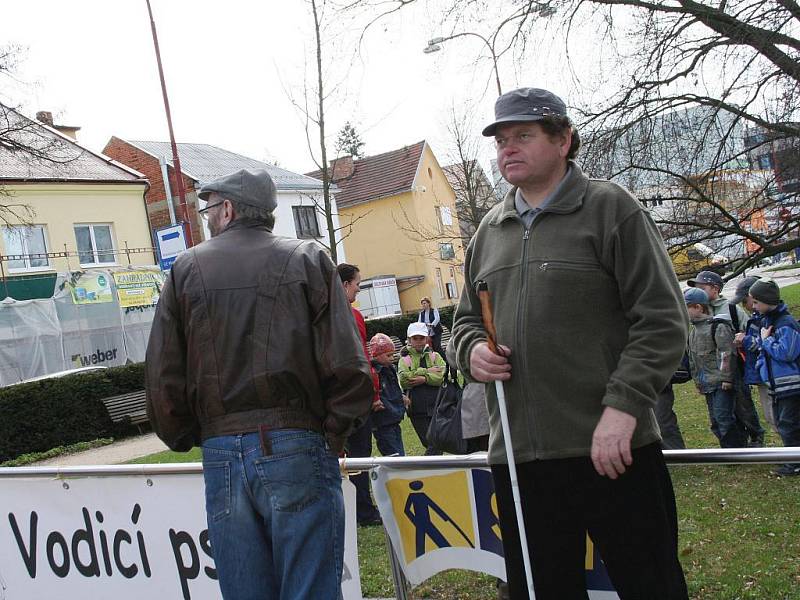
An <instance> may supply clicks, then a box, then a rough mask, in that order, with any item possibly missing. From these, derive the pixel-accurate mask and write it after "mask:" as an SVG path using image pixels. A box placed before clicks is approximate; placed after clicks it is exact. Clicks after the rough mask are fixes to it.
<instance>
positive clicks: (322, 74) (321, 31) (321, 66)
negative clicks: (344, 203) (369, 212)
mask: <svg viewBox="0 0 800 600" xmlns="http://www.w3.org/2000/svg"><path fill="white" fill-rule="evenodd" d="M307 3H308V6H309V8H310V13H311V18H312V21H313V25H314V30H313V31H314V35H313V41H314V66H313V77H312V78H311V79H312V83H311V84H310V85H309V82H308V81H307V80H304V82H303V93H302V97H300V98H299V99H298V98H295V97H294V96H293V95H292V94H291V93H290V92H287V95H288V97H289V100H290V101H291V102H292V104H293V105H294V106H295V108H296V109H297V110H298V111H299V112H300V113H301V115H302V116H303V118H304V120H305V134H306V142H307V145H308V150H309V154H310V156H311V158H312V160H313V162H314V164H315V165H316V167H317V171H316V172H315V173H314V174H313V176H314V177H316V178H318V179H320V180H321V181H322V203H321V204H320V203H319V201H318V200H317V199H316V198H311V199H312V201H313V203H314V205H315V206H316V207H317V212H318V213H321V214H322V215H323V218H324V220H325V228H326V234H327V238H328V244H327V247H328V249H329V251H330V254H331V259H332V260H333V261H334V262H338V256H337V245H336V241H337V240H336V237H337V234H339V233H341V232H342V231H343V230H347V231H351V230H352V227H353V223H349V224H348V225H347V226H346V227H337V226H336V223H335V221H334V200H333V192H332V189H333V187H334V185H335V181H334V175H335V172H334V171H335V166H336V165H335V162H336V160H337V159H338V158H339V157H340V153H341V151H343V150H344V149H345V148H347V149H350V147H351V145H352V144H353V143H355V144H356V148H360V147H361V146H363V143H361V141H360V138H358V137H357V133H356V132H355V128H353V126H352V125H351V124H350V123H349V122H348V123H347V124H346V126H345V127H344V128H343V129H342V131H340V134H339V139H338V140H337V143H336V145H335V154H336V159H334V161H331V160H330V159H329V157H330V154H331V153H330V152H329V149H328V144H329V140H328V133H327V131H328V120H327V116H326V107H327V103H328V102H329V101H330V100H331V98H332V96H333V95H335V94H337V92H340V91H341V89H340V88H341V87H342V86H343V81H344V79H342V80H340V81H338V82H336V81H331V79H332V78H333V77H334V75H333V73H334V71H336V69H335V68H334V63H335V67H337V68H341V67H342V65H346V64H350V65H352V57H353V56H355V50H356V49H355V47H353V48H349V46H348V45H347V44H346V43H339V44H338V45H337V46H336V47H335V48H336V50H335V51H334V52H335V53H336V54H337V55H338V56H337V60H336V61H333V62H332V61H331V60H330V59H328V58H327V48H329V47H330V46H329V45H327V40H329V39H331V37H336V39H338V40H340V41H341V40H342V39H343V37H342V36H343V35H344V33H343V32H346V31H347V30H348V22H349V21H348V20H347V19H346V18H344V17H341V13H337V15H336V18H335V19H334V18H329V17H328V16H327V13H328V12H329V11H332V10H334V9H335V7H334V6H333V4H332V3H330V2H329V1H328V0H308V2H307ZM332 25H333V26H336V28H337V31H336V33H330V27H331V26H332ZM348 51H352V53H353V54H352V55H351V57H350V60H349V61H348V60H347V59H344V60H342V59H341V55H343V54H347V53H348ZM346 70H347V68H345V71H346ZM340 76H341V75H340ZM342 77H343V76H342ZM348 128H349V129H348ZM343 134H346V135H347V136H349V137H345V138H343V137H342V136H343ZM354 136H355V137H354ZM358 144H361V146H359V145H358ZM340 237H342V238H344V237H346V234H344V235H341V236H340Z"/></svg>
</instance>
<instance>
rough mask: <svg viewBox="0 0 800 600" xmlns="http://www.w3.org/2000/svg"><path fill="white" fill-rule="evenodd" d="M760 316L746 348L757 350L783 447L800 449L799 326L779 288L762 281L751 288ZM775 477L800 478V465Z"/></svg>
mask: <svg viewBox="0 0 800 600" xmlns="http://www.w3.org/2000/svg"><path fill="white" fill-rule="evenodd" d="M750 297H751V298H752V299H753V308H754V310H755V311H756V312H758V313H759V314H760V315H761V331H760V335H758V336H755V335H750V336H745V338H744V340H743V346H744V347H745V348H758V349H759V354H758V361H757V363H756V365H757V367H758V370H759V373H760V374H761V379H762V380H763V381H764V382H765V383H766V384H767V387H768V388H769V395H770V397H771V398H772V413H773V415H774V418H775V425H776V427H777V429H778V434H779V435H780V436H781V440H783V445H784V446H800V325H798V323H797V319H795V318H794V317H793V316H792V315H791V313H789V309H788V308H787V307H786V304H784V303H783V301H782V300H781V296H780V288H778V284H776V283H775V282H774V281H772V280H769V279H760V280H758V281H756V282H755V283H754V284H753V285H752V286H751V287H750ZM774 473H775V474H776V475H780V476H792V475H800V463H791V464H786V465H782V466H781V467H779V468H778V469H776V470H775V471H774Z"/></svg>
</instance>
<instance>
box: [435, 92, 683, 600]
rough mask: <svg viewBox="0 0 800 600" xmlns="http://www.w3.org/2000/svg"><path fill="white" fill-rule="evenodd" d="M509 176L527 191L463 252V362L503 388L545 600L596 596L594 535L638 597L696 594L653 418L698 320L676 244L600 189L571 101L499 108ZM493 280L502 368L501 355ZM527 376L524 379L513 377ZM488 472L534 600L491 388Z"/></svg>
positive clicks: (486, 222)
mask: <svg viewBox="0 0 800 600" xmlns="http://www.w3.org/2000/svg"><path fill="white" fill-rule="evenodd" d="M495 117H496V118H495V120H494V122H493V123H491V124H490V125H489V126H488V127H486V128H485V129H484V130H483V135H485V136H493V137H494V142H495V146H496V147H497V162H498V166H499V168H500V172H501V173H502V174H503V177H504V178H505V179H506V180H507V181H508V182H509V183H511V184H512V186H513V187H512V189H511V191H510V192H509V193H508V194H507V195H506V198H505V200H504V201H503V202H501V203H499V204H497V205H496V206H495V207H493V208H492V209H491V210H490V211H489V213H488V214H487V216H486V217H485V218H484V219H483V221H482V222H481V224H480V226H479V227H478V230H477V232H476V234H475V236H474V237H473V239H472V241H471V242H470V244H469V247H468V249H467V253H466V262H465V265H464V268H465V285H464V290H463V293H462V296H461V300H460V303H459V305H458V309H457V310H456V314H455V319H454V327H453V340H452V342H451V343H452V344H453V348H452V350H453V354H455V357H456V360H457V363H458V368H459V369H460V370H461V371H462V372H463V373H464V374H465V375H466V376H467V378H468V379H470V380H472V381H483V382H492V381H497V380H499V381H503V382H504V388H505V396H506V400H507V404H508V417H509V422H510V424H511V438H512V439H511V443H512V446H513V450H514V462H515V464H516V469H517V473H518V478H519V485H520V492H521V497H522V505H523V515H524V520H525V528H526V532H527V538H528V542H529V547H530V554H531V562H532V566H533V581H534V586H535V591H536V598H537V600H547V599H558V600H563V599H570V600H572V599H585V598H587V597H588V596H587V594H586V578H585V571H584V557H585V553H586V532H587V531H588V532H589V535H590V536H591V538H592V540H593V542H594V543H595V545H596V546H597V548H598V549H599V551H600V554H601V556H602V558H603V562H604V563H605V566H606V568H607V569H608V572H609V575H610V576H611V580H612V582H613V584H614V587H615V588H616V590H617V592H618V594H619V596H620V597H621V598H623V599H631V598H637V599H640V598H647V599H648V600H658V599H665V600H666V599H669V600H684V599H686V598H688V594H687V590H686V582H685V580H684V576H683V570H682V568H681V565H680V562H679V560H678V553H677V549H678V548H677V546H678V530H677V514H676V508H675V498H674V495H673V491H672V482H671V480H670V476H669V472H668V470H667V467H666V464H665V462H664V458H663V456H662V453H661V448H660V447H659V440H660V436H659V432H658V425H657V424H656V420H655V416H654V414H653V407H654V405H655V401H656V397H657V396H658V393H659V392H660V391H661V390H662V389H663V388H664V387H665V385H666V384H667V382H668V381H669V380H670V378H671V376H672V374H673V372H674V371H675V368H676V367H677V366H678V364H679V363H680V361H681V358H682V355H683V350H684V348H685V345H686V335H687V331H688V319H687V316H686V311H685V309H684V305H683V296H682V294H681V291H680V288H679V286H678V281H677V279H676V277H675V274H674V271H673V269H672V264H671V262H670V259H669V256H668V255H667V252H666V250H665V249H664V244H663V242H662V240H661V236H660V235H659V233H658V230H657V229H656V227H655V224H654V223H653V221H652V219H651V218H650V216H649V214H648V212H647V211H646V210H645V209H644V208H643V207H642V206H641V204H640V203H639V202H637V201H636V199H635V198H633V197H632V196H631V195H630V194H629V193H628V192H627V191H626V190H625V189H623V188H621V187H619V186H618V185H616V184H614V183H610V182H608V181H600V180H594V179H589V178H588V177H587V176H586V175H584V174H583V172H582V171H581V169H580V167H579V166H578V165H577V164H576V163H575V162H574V160H573V159H574V158H575V156H576V154H577V152H578V149H579V146H580V141H579V139H578V134H577V131H576V130H575V128H574V127H573V126H572V123H571V122H570V120H569V118H568V116H567V112H566V106H565V104H564V102H563V101H562V100H561V99H560V98H559V97H558V96H556V95H555V94H553V93H551V92H549V91H547V90H542V89H535V88H522V89H518V90H514V91H512V92H509V93H507V94H505V95H503V96H501V97H500V98H498V100H497V102H496V104H495ZM478 280H484V281H486V282H487V284H488V287H489V290H490V292H491V295H492V304H493V311H494V313H493V317H494V324H495V326H496V329H497V341H498V343H499V344H500V349H501V351H502V355H499V354H494V353H492V352H491V351H490V350H489V347H488V345H487V332H486V330H485V329H484V327H483V324H482V319H481V306H480V302H479V299H478V295H477V293H476V289H475V287H476V286H475V282H476V281H478ZM512 365H513V366H512ZM486 396H487V408H488V410H489V424H490V442H489V457H488V458H489V463H490V464H491V468H492V474H493V475H494V479H495V490H496V494H497V504H498V511H499V517H500V526H501V529H502V534H503V548H504V552H505V559H506V571H507V574H508V581H509V587H510V589H511V597H512V598H515V599H523V598H527V597H528V596H527V592H526V584H525V575H524V569H523V559H522V554H521V550H520V542H519V533H518V532H519V529H518V525H517V522H516V518H515V511H514V505H513V500H512V493H511V486H510V478H509V469H508V465H507V461H506V457H505V452H504V445H505V442H504V440H503V433H502V428H501V423H500V416H499V408H498V403H497V397H496V393H495V387H494V386H486Z"/></svg>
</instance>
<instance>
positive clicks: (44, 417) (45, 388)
mask: <svg viewBox="0 0 800 600" xmlns="http://www.w3.org/2000/svg"><path fill="white" fill-rule="evenodd" d="M143 388H144V363H139V364H133V365H126V366H124V367H114V368H111V369H105V370H103V371H95V372H90V373H76V374H75V375H68V376H66V377H59V378H55V379H45V380H42V381H33V382H31V383H24V384H18V385H13V386H9V387H6V388H0V462H3V461H6V460H11V459H13V458H16V457H18V456H20V455H22V454H29V453H32V452H44V451H47V450H50V449H51V448H55V447H57V446H66V445H69V444H75V443H78V442H86V441H89V440H94V439H97V438H104V437H124V436H126V435H130V434H132V433H134V432H136V431H137V430H136V428H135V427H132V426H130V425H128V424H125V423H121V424H120V423H114V422H112V421H111V418H110V417H109V416H108V412H107V411H106V408H105V406H103V402H102V400H103V398H107V397H109V396H117V395H119V394H126V393H129V392H135V391H137V390H141V389H143Z"/></svg>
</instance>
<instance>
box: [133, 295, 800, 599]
mask: <svg viewBox="0 0 800 600" xmlns="http://www.w3.org/2000/svg"><path fill="white" fill-rule="evenodd" d="M781 296H782V298H783V299H784V301H785V302H786V303H787V305H789V307H790V308H791V309H792V312H793V313H794V314H795V316H797V315H800V284H796V285H792V286H789V287H786V288H783V289H782V290H781ZM675 397H676V401H675V412H676V413H677V415H678V420H679V422H680V426H681V429H682V431H683V436H684V439H685V441H686V445H687V447H689V448H709V447H717V442H716V438H714V436H713V434H712V433H711V431H710V430H709V428H708V414H707V412H706V407H705V402H704V400H703V398H702V396H700V395H699V394H698V393H697V392H696V391H695V389H694V386H693V384H691V383H688V384H684V385H681V386H676V388H675ZM756 407H757V408H758V409H759V414H761V410H760V408H761V407H760V406H759V403H758V402H757V401H756ZM762 424H765V423H764V420H763V415H762ZM403 440H404V443H405V447H406V452H407V453H408V454H422V452H423V449H422V446H421V445H420V443H419V440H418V439H417V437H416V435H415V434H414V431H413V429H412V427H411V423H410V422H409V421H408V420H405V421H404V422H403ZM767 444H768V445H770V446H780V445H781V443H780V439H779V438H778V436H777V434H775V432H773V431H769V432H768V433H767ZM375 453H376V454H377V451H376V452H375ZM199 459H200V454H199V451H198V450H197V449H195V450H193V451H192V452H190V453H186V454H178V453H173V452H161V453H159V454H154V455H152V456H148V457H145V458H143V459H139V460H137V461H133V462H147V463H153V462H162V463H163V462H182V461H197V460H199ZM772 468H773V467H771V466H769V465H764V466H760V465H759V466H745V465H741V466H740V465H735V466H725V465H723V466H708V467H706V466H683V465H676V466H673V467H671V468H670V472H671V473H672V478H673V483H674V486H675V496H676V499H677V504H678V518H679V528H680V539H679V546H680V553H681V561H682V563H683V567H684V570H685V571H686V579H687V581H688V584H689V591H690V596H691V597H692V599H693V600H800V478H783V479H779V478H777V477H775V476H773V475H771V474H770V471H771V469H772ZM622 526H624V524H622ZM358 553H359V560H360V568H361V584H362V589H363V592H364V597H365V598H370V597H392V596H393V595H394V592H393V587H392V582H391V574H390V571H389V563H388V558H387V554H386V549H385V539H384V535H383V531H382V529H381V528H378V527H368V528H359V529H358ZM414 597H415V598H431V599H439V600H487V599H490V598H494V597H496V595H495V589H494V580H493V579H492V578H490V577H487V576H485V575H481V574H476V573H472V572H469V571H448V572H445V573H441V574H439V575H437V576H435V577H432V578H431V579H429V580H428V581H426V582H425V583H424V584H422V585H420V586H418V587H417V588H415V589H414Z"/></svg>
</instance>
